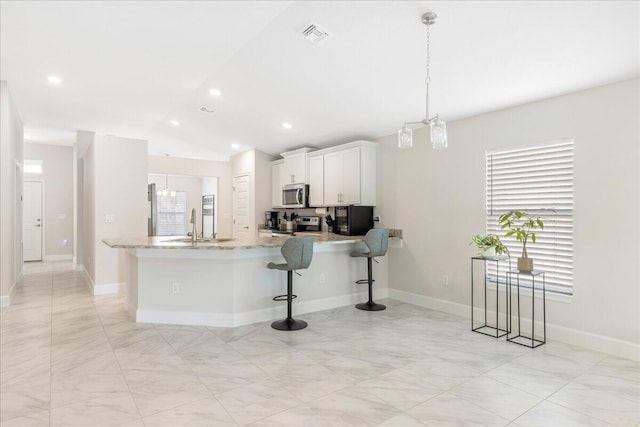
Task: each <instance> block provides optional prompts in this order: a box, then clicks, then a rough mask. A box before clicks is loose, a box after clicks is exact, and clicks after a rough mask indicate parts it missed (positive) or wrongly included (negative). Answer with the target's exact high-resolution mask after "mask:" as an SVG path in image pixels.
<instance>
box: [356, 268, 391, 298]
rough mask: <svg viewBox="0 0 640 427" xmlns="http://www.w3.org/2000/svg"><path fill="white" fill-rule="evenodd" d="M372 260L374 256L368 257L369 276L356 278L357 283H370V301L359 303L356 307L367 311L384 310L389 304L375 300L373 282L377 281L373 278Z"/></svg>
mask: <svg viewBox="0 0 640 427" xmlns="http://www.w3.org/2000/svg"><path fill="white" fill-rule="evenodd" d="M372 260H373V258H372V257H367V273H368V274H367V278H366V279H361V280H356V283H357V284H358V285H361V284H365V283H367V284H368V285H369V301H367V302H363V303H360V304H357V305H356V308H357V309H358V310H365V311H382V310H385V309H386V308H387V306H385V305H382V304H378V303H375V302H373V282H375V280H373V264H372V263H371V261H372Z"/></svg>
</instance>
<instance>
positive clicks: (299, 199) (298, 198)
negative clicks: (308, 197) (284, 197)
mask: <svg viewBox="0 0 640 427" xmlns="http://www.w3.org/2000/svg"><path fill="white" fill-rule="evenodd" d="M296 201H297V202H298V204H299V205H301V204H302V189H301V188H300V189H298V191H296Z"/></svg>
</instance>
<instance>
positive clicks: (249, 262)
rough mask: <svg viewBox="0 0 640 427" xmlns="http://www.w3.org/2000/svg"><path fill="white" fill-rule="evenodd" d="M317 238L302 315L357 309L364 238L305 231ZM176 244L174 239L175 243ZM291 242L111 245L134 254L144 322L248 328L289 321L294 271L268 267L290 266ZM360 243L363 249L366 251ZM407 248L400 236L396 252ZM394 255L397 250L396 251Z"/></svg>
mask: <svg viewBox="0 0 640 427" xmlns="http://www.w3.org/2000/svg"><path fill="white" fill-rule="evenodd" d="M298 236H312V237H313V238H314V254H313V261H312V262H311V265H310V267H309V268H308V269H306V270H301V271H300V274H302V276H301V277H300V276H295V278H294V293H295V294H297V295H298V298H297V299H296V300H295V302H294V316H297V315H300V314H304V313H309V312H313V311H319V310H326V309H330V308H335V307H340V306H344V305H350V304H356V303H359V302H362V301H365V300H366V299H367V297H366V294H367V290H366V285H356V284H355V281H356V280H358V279H362V278H365V277H366V276H367V268H366V263H365V262H362V259H357V258H352V257H350V256H349V254H350V252H351V251H352V250H354V249H356V248H357V247H362V248H364V244H363V243H362V238H363V236H340V235H336V234H332V233H326V232H325V233H298ZM172 240H173V241H172ZM285 240H286V237H255V238H250V239H230V240H224V241H220V242H215V241H214V242H196V243H191V242H180V241H175V238H160V237H149V238H138V239H105V240H103V242H104V243H105V244H107V245H108V246H110V247H112V248H119V249H124V250H125V251H126V264H127V265H126V272H127V273H126V291H125V296H126V300H127V309H128V311H129V312H130V313H131V315H132V316H133V317H134V318H135V320H136V321H138V322H152V323H169V324H181V325H206V326H227V327H231V326H240V325H246V324H250V323H255V322H261V321H267V320H273V319H277V318H281V317H283V316H284V314H285V311H286V307H285V305H286V304H283V303H278V302H274V301H273V300H272V298H273V297H274V296H276V295H280V294H283V293H286V272H282V271H277V270H269V269H267V268H266V265H267V263H269V262H276V263H281V262H284V259H283V258H282V255H281V254H280V248H281V247H282V244H283V243H284V242H285ZM358 245H360V246H358ZM397 246H400V245H399V241H398V238H392V239H391V242H390V248H393V247H397ZM390 250H393V249H390ZM387 258H388V257H381V258H378V261H379V262H380V263H379V264H374V277H375V279H376V282H375V285H374V290H375V293H374V295H375V298H377V299H379V298H385V297H386V296H387V294H388V268H387Z"/></svg>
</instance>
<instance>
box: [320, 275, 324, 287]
mask: <svg viewBox="0 0 640 427" xmlns="http://www.w3.org/2000/svg"><path fill="white" fill-rule="evenodd" d="M323 283H324V273H321V274H320V284H321V285H322V284H323Z"/></svg>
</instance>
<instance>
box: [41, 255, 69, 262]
mask: <svg viewBox="0 0 640 427" xmlns="http://www.w3.org/2000/svg"><path fill="white" fill-rule="evenodd" d="M71 260H73V255H71V254H64V255H45V256H44V259H43V261H44V262H51V261H71Z"/></svg>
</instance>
